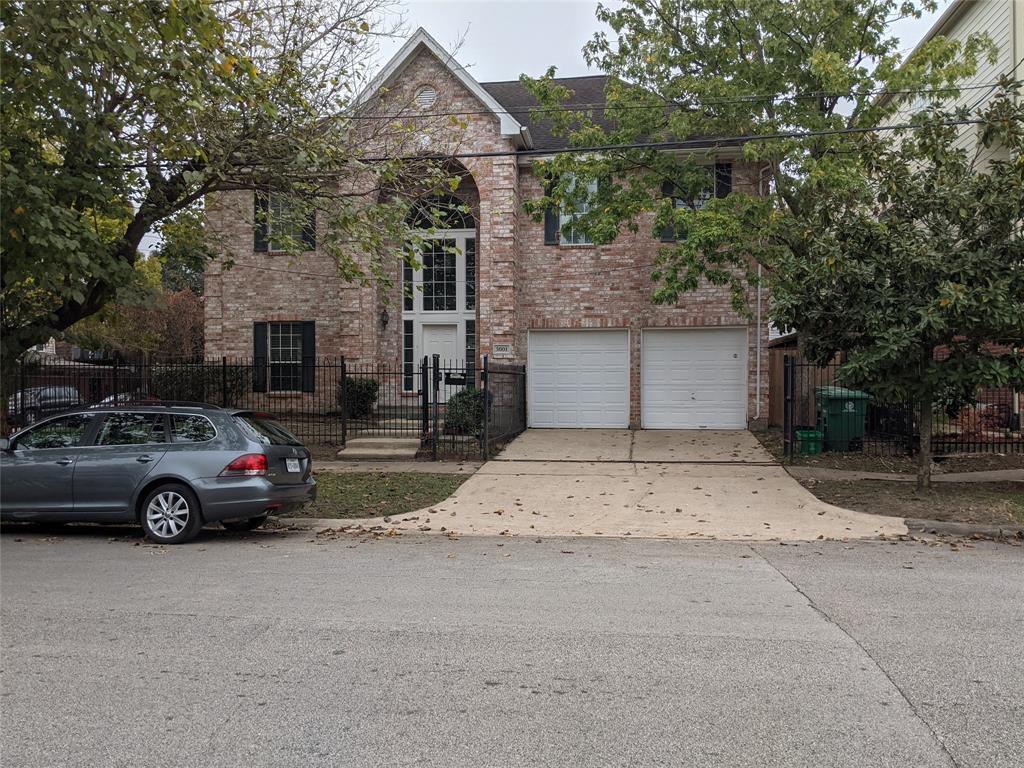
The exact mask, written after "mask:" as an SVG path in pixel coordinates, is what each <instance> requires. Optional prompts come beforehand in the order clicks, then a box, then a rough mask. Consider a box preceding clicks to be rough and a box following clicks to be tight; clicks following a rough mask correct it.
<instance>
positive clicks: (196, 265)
mask: <svg viewBox="0 0 1024 768" xmlns="http://www.w3.org/2000/svg"><path fill="white" fill-rule="evenodd" d="M158 229H159V232H160V245H159V246H157V248H156V250H155V252H154V254H153V256H154V257H155V258H156V259H157V260H159V262H160V263H161V264H162V265H163V270H162V272H161V282H162V283H163V286H164V288H166V289H167V290H168V291H184V290H189V291H192V292H193V293H194V294H196V295H197V296H202V294H203V272H204V271H205V269H206V265H207V263H208V262H210V261H212V260H213V259H214V257H215V255H216V254H215V252H214V250H213V248H211V247H210V242H209V239H208V238H207V237H206V235H205V232H204V231H203V212H202V210H200V209H198V208H196V207H193V208H188V209H186V210H183V211H180V212H179V213H178V214H176V215H174V216H172V217H170V218H168V219H166V220H164V221H162V222H160V224H159V227H158Z"/></svg>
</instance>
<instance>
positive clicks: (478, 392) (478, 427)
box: [444, 389, 484, 436]
mask: <svg viewBox="0 0 1024 768" xmlns="http://www.w3.org/2000/svg"><path fill="white" fill-rule="evenodd" d="M483 428H484V391H483V390H482V389H464V390H462V391H461V392H457V393H456V394H454V395H452V396H451V397H449V398H448V402H447V403H445V412H444V430H445V432H449V433H454V434H458V435H474V436H477V435H479V434H480V433H481V431H482V430H483Z"/></svg>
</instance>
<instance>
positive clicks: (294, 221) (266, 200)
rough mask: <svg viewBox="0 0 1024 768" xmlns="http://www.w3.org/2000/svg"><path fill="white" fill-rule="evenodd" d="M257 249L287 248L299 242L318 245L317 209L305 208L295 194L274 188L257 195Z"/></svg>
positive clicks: (308, 247)
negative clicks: (277, 190)
mask: <svg viewBox="0 0 1024 768" xmlns="http://www.w3.org/2000/svg"><path fill="white" fill-rule="evenodd" d="M253 199H254V205H253V219H254V222H255V228H254V230H253V250H254V251H285V250H289V249H290V248H294V247H295V246H296V244H299V245H300V247H301V248H302V250H306V251H312V250H315V249H316V210H315V209H314V210H312V211H304V210H302V208H303V206H299V205H298V204H297V203H296V202H295V199H294V197H292V196H289V195H285V194H283V193H278V192H273V191H269V192H268V191H257V192H256V193H255V195H254V198H253Z"/></svg>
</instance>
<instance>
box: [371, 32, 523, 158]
mask: <svg viewBox="0 0 1024 768" xmlns="http://www.w3.org/2000/svg"><path fill="white" fill-rule="evenodd" d="M421 47H422V48H426V49H427V50H428V51H430V52H431V53H432V54H433V55H434V56H436V57H437V58H438V60H439V61H440V62H441V63H442V64H443V65H444V66H445V67H447V68H448V70H449V71H450V72H451V73H452V74H453V75H455V77H456V78H457V79H458V80H459V82H460V83H462V84H463V85H464V86H466V88H467V89H468V90H469V92H470V93H472V94H473V95H474V96H475V97H476V98H477V99H479V100H480V102H482V103H483V105H484V106H485V107H487V109H489V110H491V112H493V113H494V116H495V117H497V118H498V121H499V123H500V125H501V135H502V136H503V137H505V138H511V139H512V140H513V142H518V143H522V144H523V145H524V146H525V148H526V149H531V148H532V147H533V140H532V139H531V138H530V133H529V131H526V130H524V128H523V126H522V125H521V124H520V123H519V121H518V120H516V119H515V118H514V117H513V116H512V115H510V114H508V111H507V110H506V109H505V108H504V107H503V106H501V104H499V103H498V101H497V99H495V98H494V97H493V96H491V94H489V93H488V92H487V91H485V90H484V88H483V86H481V85H480V83H478V82H477V81H476V80H475V79H474V78H473V77H472V76H471V75H470V74H469V73H468V72H467V71H466V70H465V69H464V68H463V67H462V65H461V64H459V62H457V61H456V60H455V58H454V57H453V56H452V55H451V54H450V53H448V51H446V50H445V49H444V48H442V47H441V44H440V43H438V42H437V40H435V39H434V38H433V37H431V35H430V33H429V32H427V30H425V29H424V28H423V27H420V28H419V29H417V30H416V31H415V32H414V33H413V34H412V37H410V38H409V39H408V40H406V41H405V45H403V46H402V47H401V48H400V49H399V51H398V53H396V54H395V55H394V56H392V57H391V60H390V61H389V62H388V63H387V64H385V65H384V68H383V69H382V70H381V71H380V72H379V73H378V74H377V76H376V77H375V78H373V80H371V81H370V84H369V85H368V86H366V88H364V89H363V91H362V93H360V94H359V96H357V97H356V100H355V105H356V106H357V107H358V106H361V105H363V104H365V103H366V102H368V101H369V100H370V99H371V98H373V97H374V96H376V95H377V94H378V93H379V92H380V89H381V88H384V87H385V86H387V85H388V84H389V83H390V82H392V81H393V80H394V79H396V78H397V77H398V76H399V75H400V74H401V73H402V72H403V71H404V70H405V68H406V66H408V64H409V62H411V61H412V60H413V58H414V57H415V56H416V54H417V53H418V52H419V50H420V48H421Z"/></svg>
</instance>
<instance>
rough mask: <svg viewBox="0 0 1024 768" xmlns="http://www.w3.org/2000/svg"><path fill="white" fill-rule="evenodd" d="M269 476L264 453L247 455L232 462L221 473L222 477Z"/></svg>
mask: <svg viewBox="0 0 1024 768" xmlns="http://www.w3.org/2000/svg"><path fill="white" fill-rule="evenodd" d="M265 474H267V457H266V456H264V455H263V454H262V453H247V454H245V455H244V456H239V457H238V458H237V459H235V460H234V461H232V462H231V463H230V464H228V465H227V466H226V467H224V470H223V471H222V472H221V473H220V476H221V477H245V476H249V475H265Z"/></svg>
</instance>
